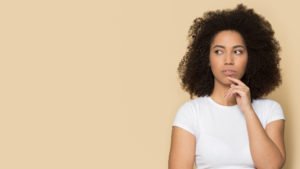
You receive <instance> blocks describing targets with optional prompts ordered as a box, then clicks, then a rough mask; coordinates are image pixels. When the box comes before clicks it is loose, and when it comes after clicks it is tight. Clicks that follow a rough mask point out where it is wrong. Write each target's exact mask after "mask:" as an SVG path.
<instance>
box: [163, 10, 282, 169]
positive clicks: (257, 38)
mask: <svg viewBox="0 0 300 169" xmlns="http://www.w3.org/2000/svg"><path fill="white" fill-rule="evenodd" d="M189 38H190V43H189V46H188V50H187V53H186V55H185V56H184V58H183V59H182V61H181V62H180V64H179V67H178V71H179V75H180V79H181V85H182V86H183V88H184V89H185V90H186V91H188V92H189V93H190V96H191V100H189V101H186V102H185V103H184V104H183V105H182V106H181V107H180V108H179V110H178V112H177V114H176V116H175V119H174V122H173V128H172V138H171V148H170V154H169V164H168V166H169V169H192V168H193V166H194V164H196V166H197V169H202V168H218V169H222V168H226V169H245V168H247V169H250V168H252V169H253V168H258V169H268V168H278V169H279V168H282V167H283V165H284V162H285V159H286V157H285V156H286V155H285V146H284V120H285V116H284V113H283V110H282V108H281V106H280V104H279V103H278V102H276V101H274V100H271V99H267V98H262V96H264V95H267V94H268V93H270V92H271V91H273V90H274V89H275V88H276V87H278V86H279V85H280V84H281V75H280V68H279V62H280V58H279V54H278V53H279V51H280V45H279V43H278V41H277V40H276V39H275V38H274V31H273V30H272V27H271V24H270V23H269V22H268V21H267V20H266V19H265V18H264V17H262V16H260V15H259V14H257V13H255V12H254V10H253V9H247V8H246V6H244V5H242V4H239V5H238V6H237V7H236V8H235V9H233V10H217V11H210V12H207V13H205V14H204V16H203V17H202V18H196V19H195V20H194V23H193V25H192V26H191V28H190V32H189ZM194 95H195V96H198V97H197V98H195V99H193V96H194Z"/></svg>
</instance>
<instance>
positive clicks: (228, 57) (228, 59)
mask: <svg viewBox="0 0 300 169" xmlns="http://www.w3.org/2000/svg"><path fill="white" fill-rule="evenodd" d="M224 63H225V65H233V64H234V60H233V56H232V55H231V54H227V55H226V56H225V62H224Z"/></svg>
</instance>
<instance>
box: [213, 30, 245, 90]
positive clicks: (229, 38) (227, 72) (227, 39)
mask: <svg viewBox="0 0 300 169" xmlns="http://www.w3.org/2000/svg"><path fill="white" fill-rule="evenodd" d="M209 61H210V66H211V70H212V72H213V75H214V77H215V81H216V80H217V81H218V82H220V83H222V84H225V85H226V84H227V85H228V84H230V81H229V80H228V79H227V78H226V76H231V77H234V78H237V79H241V78H242V77H243V75H244V73H245V70H246V65H247V61H248V53H247V48H246V46H245V43H244V40H243V38H242V36H241V35H240V34H239V33H238V32H236V31H232V30H225V31H221V32H219V33H217V34H216V36H215V37H214V39H213V41H212V43H211V46H210V54H209Z"/></svg>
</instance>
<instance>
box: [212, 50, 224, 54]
mask: <svg viewBox="0 0 300 169" xmlns="http://www.w3.org/2000/svg"><path fill="white" fill-rule="evenodd" d="M214 52H215V54H217V55H220V54H222V53H223V52H222V51H221V50H215V51H214Z"/></svg>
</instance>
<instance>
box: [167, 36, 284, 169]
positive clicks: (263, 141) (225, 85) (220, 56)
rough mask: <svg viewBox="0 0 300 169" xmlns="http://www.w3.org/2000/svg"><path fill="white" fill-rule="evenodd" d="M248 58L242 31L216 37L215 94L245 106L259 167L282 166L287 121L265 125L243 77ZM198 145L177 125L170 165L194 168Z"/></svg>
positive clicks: (217, 98) (213, 46) (213, 61)
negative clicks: (227, 73) (253, 105)
mask: <svg viewBox="0 0 300 169" xmlns="http://www.w3.org/2000/svg"><path fill="white" fill-rule="evenodd" d="M216 46H217V47H216ZM235 46H239V47H235ZM247 58H248V55H247V51H246V48H245V45H244V42H243V39H242V37H241V36H240V34H239V33H237V32H235V31H222V32H219V33H218V34H217V35H216V36H215V38H214V40H213V42H212V44H211V51H210V65H211V69H212V72H213V74H214V77H215V81H214V84H215V85H214V90H213V93H212V95H211V97H212V99H214V100H215V101H216V102H218V103H220V104H223V105H235V104H238V105H239V107H240V108H241V111H242V112H243V113H244V116H245V120H246V123H247V130H248V135H249V143H250V150H251V155H252V158H253V160H254V163H255V166H256V168H258V169H269V168H270V169H274V168H276V169H280V168H281V167H282V166H283V165H284V162H285V146H284V120H276V121H273V122H271V123H269V124H268V125H267V126H266V129H264V128H263V127H262V125H261V123H260V121H259V119H258V117H257V115H256V113H255V111H254V109H253V107H252V105H251V101H250V98H251V96H250V89H249V87H248V86H246V85H245V84H244V83H243V82H242V81H241V80H240V79H241V78H242V76H243V75H244V72H245V68H246V65H247ZM226 68H230V69H234V70H235V71H236V73H235V74H233V75H225V74H224V73H223V72H222V70H224V69H226ZM230 76H231V77H230ZM195 148H196V138H195V137H194V136H193V135H192V134H191V133H189V132H187V131H185V130H184V129H181V128H179V127H175V126H174V127H173V128H172V138H171V149H170V153H169V161H168V168H169V169H192V168H193V166H194V163H195Z"/></svg>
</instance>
